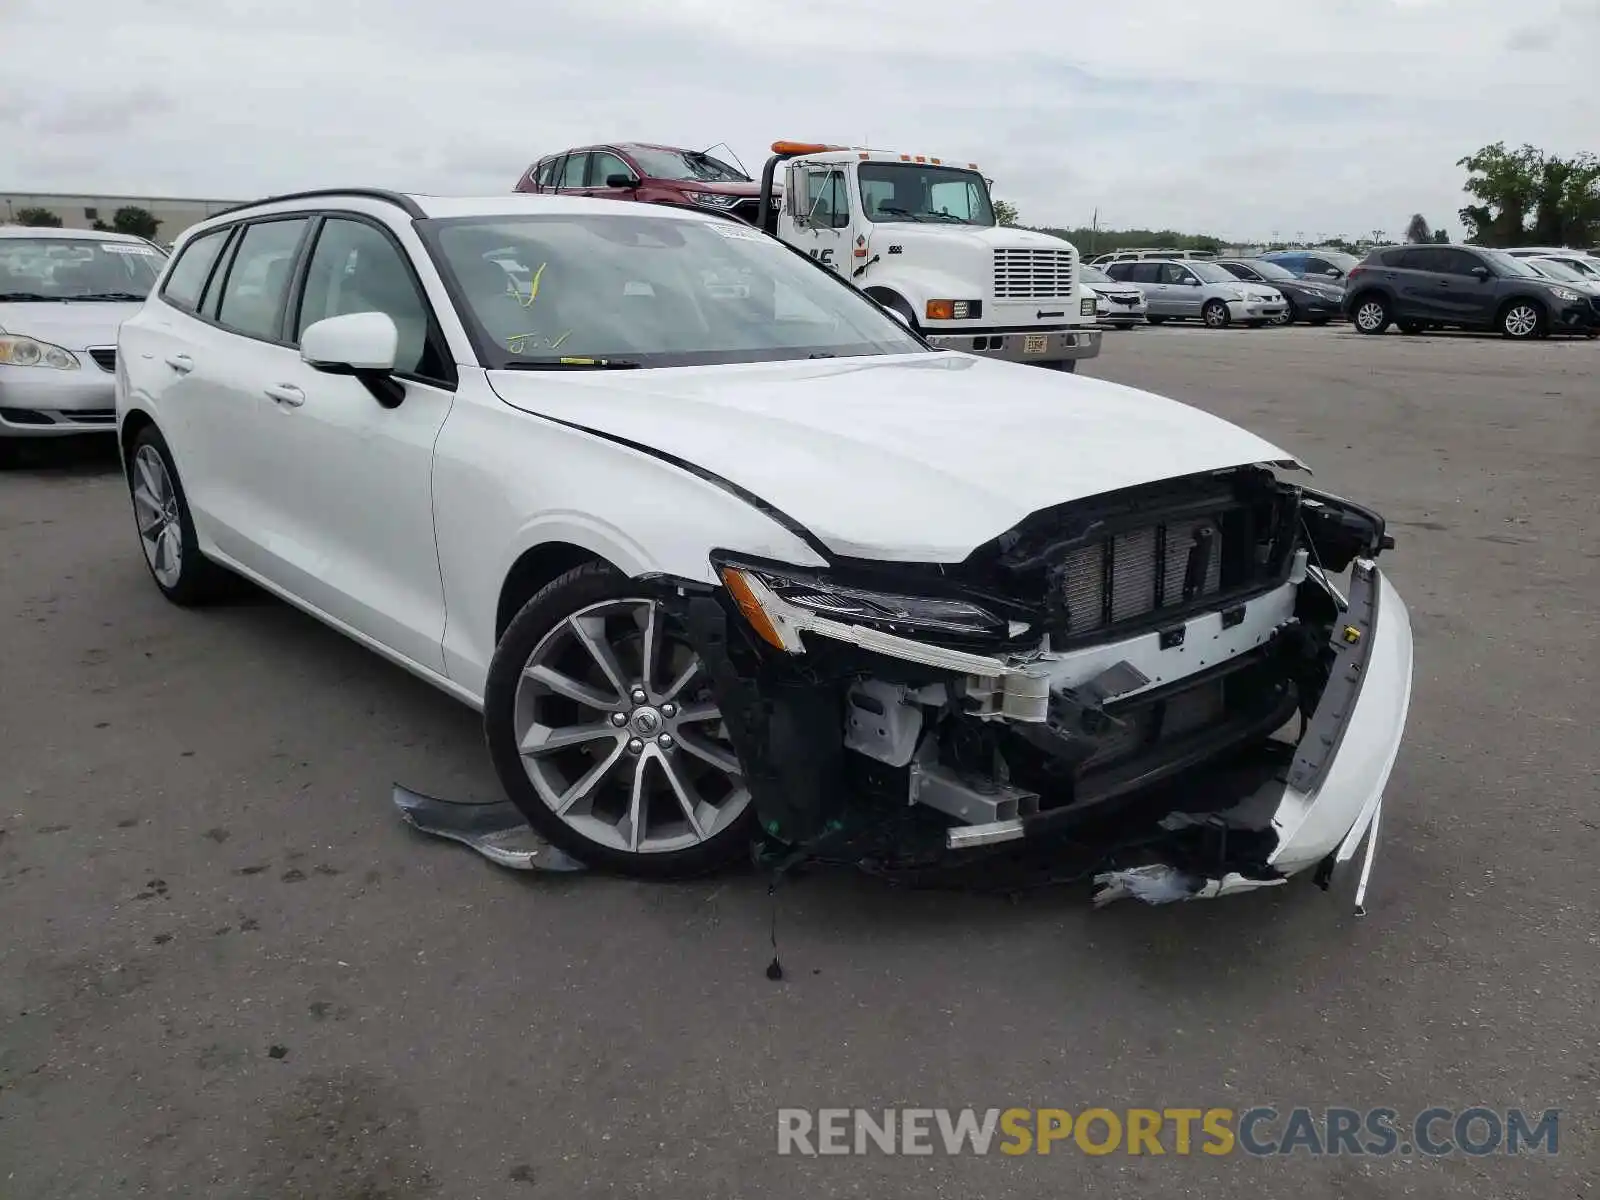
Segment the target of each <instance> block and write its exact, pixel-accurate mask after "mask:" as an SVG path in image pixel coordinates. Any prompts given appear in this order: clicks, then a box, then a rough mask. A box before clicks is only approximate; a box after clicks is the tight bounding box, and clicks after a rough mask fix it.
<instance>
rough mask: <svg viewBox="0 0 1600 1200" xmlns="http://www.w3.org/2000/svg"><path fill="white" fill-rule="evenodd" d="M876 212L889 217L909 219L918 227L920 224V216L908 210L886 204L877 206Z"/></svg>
mask: <svg viewBox="0 0 1600 1200" xmlns="http://www.w3.org/2000/svg"><path fill="white" fill-rule="evenodd" d="M878 211H879V212H881V213H888V214H889V215H890V216H891V217H910V218H911V219H912V220H913V221H915V222H917V224H919V225H920V224H921V223H922V214H921V213H914V212H912V211H911V210H910V209H908V208H894V207H892V206H890V205H887V204H880V205H878Z"/></svg>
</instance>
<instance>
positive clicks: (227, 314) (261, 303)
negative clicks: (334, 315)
mask: <svg viewBox="0 0 1600 1200" xmlns="http://www.w3.org/2000/svg"><path fill="white" fill-rule="evenodd" d="M305 228H306V218H305V217H297V218H294V219H291V220H287V221H258V222H256V223H255V224H252V225H248V226H246V227H245V231H244V237H243V238H242V240H241V241H240V242H239V249H238V251H237V252H236V253H235V254H234V256H233V264H232V266H230V267H229V268H228V280H227V282H226V283H225V284H224V285H223V289H222V302H221V304H220V305H219V306H218V308H217V320H218V321H219V322H220V323H222V324H223V325H226V326H227V327H228V328H229V329H232V330H233V331H234V332H236V333H242V334H246V335H247V336H249V337H258V338H265V339H267V340H268V341H277V340H278V327H279V323H280V318H281V316H282V314H283V300H284V296H285V295H286V294H287V293H288V290H289V274H290V272H291V271H292V270H293V268H294V255H295V251H296V250H297V249H298V248H299V246H300V236H301V234H303V233H304V232H305Z"/></svg>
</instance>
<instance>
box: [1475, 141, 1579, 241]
mask: <svg viewBox="0 0 1600 1200" xmlns="http://www.w3.org/2000/svg"><path fill="white" fill-rule="evenodd" d="M1456 165H1457V166H1459V167H1464V168H1466V171H1467V182H1466V184H1465V186H1464V189H1463V190H1464V191H1466V192H1467V194H1468V195H1470V196H1472V197H1473V198H1474V199H1475V200H1476V201H1477V203H1476V204H1469V205H1467V206H1466V207H1465V208H1463V209H1462V210H1461V213H1460V215H1461V222H1462V224H1464V225H1465V226H1466V227H1467V240H1468V241H1469V242H1477V243H1479V244H1480V245H1484V246H1515V245H1519V244H1521V243H1525V242H1536V243H1540V244H1544V245H1555V246H1561V245H1574V244H1575V245H1587V244H1588V243H1589V242H1590V241H1591V240H1593V239H1594V238H1595V237H1596V236H1600V157H1597V156H1596V155H1594V154H1592V153H1590V152H1589V151H1583V152H1581V153H1578V154H1576V155H1574V156H1573V157H1571V158H1562V157H1561V156H1560V155H1555V154H1547V153H1546V152H1545V151H1543V150H1540V149H1537V148H1536V147H1534V146H1529V145H1526V144H1524V145H1523V146H1522V147H1521V148H1520V149H1517V150H1507V149H1506V146H1505V143H1504V142H1495V143H1494V144H1493V145H1492V146H1485V147H1483V149H1481V150H1479V151H1478V152H1477V153H1476V154H1469V155H1468V156H1467V157H1466V158H1463V159H1460V160H1458V162H1457V163H1456Z"/></svg>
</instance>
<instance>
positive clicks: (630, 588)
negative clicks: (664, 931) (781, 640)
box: [483, 562, 756, 879]
mask: <svg viewBox="0 0 1600 1200" xmlns="http://www.w3.org/2000/svg"><path fill="white" fill-rule="evenodd" d="M646 645H651V646H653V647H654V650H655V653H654V655H653V656H652V662H653V668H652V669H651V670H649V671H648V672H647V671H645V669H644V659H645V652H644V647H645V646H646ZM698 662H699V660H698V659H697V658H696V657H695V655H694V653H693V651H692V650H690V649H689V647H688V644H687V642H686V641H685V640H684V638H683V636H682V634H681V631H679V630H678V629H677V627H676V626H675V625H674V624H673V623H672V622H671V620H670V619H669V618H668V616H667V614H666V612H665V610H664V609H662V607H661V605H660V604H659V603H658V602H657V601H656V600H654V599H653V598H652V597H651V596H650V594H649V592H648V591H647V590H645V589H641V588H640V587H639V586H638V585H637V584H635V583H634V582H632V581H631V580H629V579H628V578H627V577H626V576H624V575H623V574H622V573H621V572H619V571H618V570H616V568H614V567H612V566H610V565H609V564H606V563H599V562H592V563H585V564H584V565H582V566H579V567H574V568H573V569H572V570H570V571H568V572H567V573H566V574H564V575H562V576H560V577H559V578H557V579H555V580H554V581H552V582H551V583H549V584H547V585H546V586H545V587H544V588H542V589H541V590H540V591H539V592H538V594H536V595H535V596H534V597H533V598H532V599H531V600H529V601H528V602H527V603H526V604H524V605H523V606H522V610H521V611H520V612H518V613H517V615H516V617H515V618H513V619H512V621H511V623H510V625H508V626H507V627H506V631H505V633H504V634H503V635H502V636H501V638H500V642H499V644H498V645H497V646H496V647H495V652H494V657H493V658H492V659H491V660H490V663H489V675H488V681H487V683H486V686H485V688H484V705H483V726H484V736H485V738H486V740H487V741H488V744H489V754H490V757H491V759H492V760H493V762H494V767H495V772H496V773H497V774H498V775H499V777H500V784H501V786H502V787H503V788H504V789H505V791H506V795H507V796H509V797H510V799H511V801H512V802H513V803H514V804H515V805H516V806H517V808H518V809H520V810H521V811H522V813H523V815H524V816H526V817H527V819H528V823H529V824H530V825H532V826H533V828H534V829H535V830H536V831H538V833H539V834H540V835H542V836H543V837H544V838H545V839H546V840H548V841H549V842H551V843H552V844H553V845H555V846H558V847H559V848H560V849H562V850H565V851H566V852H567V853H568V854H571V855H572V856H573V857H574V858H577V859H580V860H581V861H583V862H585V863H587V864H588V865H589V866H591V867H595V868H598V869H601V870H606V871H611V872H613V873H616V874H620V875H629V876H633V877H636V878H646V879H670V878H683V877H687V876H694V875H703V874H705V873H707V872H709V871H714V870H716V869H717V868H719V867H722V866H725V865H726V864H727V863H729V862H730V861H732V860H733V859H735V858H737V857H739V856H740V855H741V854H743V853H747V852H748V848H749V845H750V842H751V839H752V837H753V836H754V832H755V829H756V825H755V819H756V814H755V805H754V804H753V803H752V802H751V800H750V793H749V791H748V789H746V788H745V787H744V783H743V770H742V768H741V767H740V765H739V760H738V757H737V755H736V754H735V753H734V752H733V750H732V747H731V746H729V745H728V744H727V741H726V737H725V734H724V732H723V731H722V729H721V722H720V717H719V714H718V713H717V710H716V705H715V703H714V702H713V701H712V700H711V698H710V692H709V686H708V681H707V678H706V673H705V671H704V669H703V668H701V669H699V670H698V671H692V670H690V667H691V665H692V664H698ZM534 672H538V674H535V673H534ZM647 674H648V675H649V678H648V679H646V678H644V676H645V675H647ZM669 681H670V682H669ZM619 685H620V686H619ZM641 696H642V698H643V702H642V703H641V702H639V697H641ZM619 721H620V722H621V723H620V724H619V723H618V722H619ZM525 748H526V749H525ZM679 787H681V788H683V792H681V793H680V792H679V791H678V790H677V788H679ZM580 789H582V790H580ZM684 794H687V795H688V796H690V797H696V798H697V800H698V802H696V803H686V802H685V800H684V799H683V795H684ZM636 795H637V800H636V799H635V796H636ZM635 803H637V809H635V807H634V805H635ZM563 804H565V805H566V806H567V807H566V809H565V814H564V815H563V812H562V811H559V810H560V809H561V806H562V805H563ZM635 812H637V814H638V819H635V816H634V814H635Z"/></svg>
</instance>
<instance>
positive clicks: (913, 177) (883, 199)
mask: <svg viewBox="0 0 1600 1200" xmlns="http://www.w3.org/2000/svg"><path fill="white" fill-rule="evenodd" d="M859 178H860V180H861V207H862V208H863V209H864V210H865V211H866V214H867V219H868V220H870V221H876V222H879V223H882V222H891V221H920V222H926V223H928V224H949V223H955V224H961V225H993V224H994V223H995V222H994V208H993V207H992V206H991V205H990V203H989V188H988V185H987V184H985V183H984V181H983V176H982V175H980V174H978V173H977V172H976V171H963V170H958V169H956V168H954V167H933V166H928V165H926V164H924V163H877V162H864V163H862V164H861V167H860V169H859Z"/></svg>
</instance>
